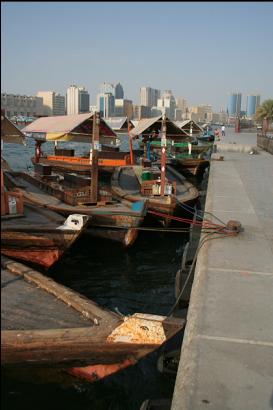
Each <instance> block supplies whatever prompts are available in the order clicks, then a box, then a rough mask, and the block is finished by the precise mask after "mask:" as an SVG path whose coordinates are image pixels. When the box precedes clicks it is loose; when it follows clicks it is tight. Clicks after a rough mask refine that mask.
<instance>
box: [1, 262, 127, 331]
mask: <svg viewBox="0 0 273 410" xmlns="http://www.w3.org/2000/svg"><path fill="white" fill-rule="evenodd" d="M1 259H2V260H1V266H2V267H3V268H5V269H8V270H9V271H11V272H13V273H15V274H17V275H21V276H23V277H24V279H26V280H27V281H28V282H31V283H35V284H36V285H37V286H39V287H40V288H42V289H44V290H46V291H47V292H48V293H51V294H53V295H54V296H56V297H57V298H58V299H60V300H62V301H63V302H64V303H66V304H67V305H68V306H71V307H73V308H74V309H76V310H77V311H79V312H80V313H81V314H82V315H83V316H85V317H87V318H88V319H90V320H92V322H93V323H94V324H95V325H99V323H100V322H101V321H102V320H106V321H111V322H112V323H116V324H118V323H119V322H121V321H122V320H121V318H120V316H118V315H117V314H116V313H114V312H110V311H107V310H106V309H103V308H101V307H99V306H98V305H97V304H96V303H95V302H93V301H91V300H89V299H87V298H86V297H84V296H82V295H80V294H79V293H77V292H75V291H72V290H70V289H68V288H66V287H65V286H63V285H60V284H58V283H56V282H54V281H53V280H52V279H50V278H48V277H46V276H44V275H42V274H41V273H39V272H37V271H34V270H32V269H29V268H28V267H26V266H24V265H23V264H21V263H18V262H13V261H11V260H9V259H8V258H6V257H4V256H2V258H1Z"/></svg>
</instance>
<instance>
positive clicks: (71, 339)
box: [1, 257, 185, 378]
mask: <svg viewBox="0 0 273 410" xmlns="http://www.w3.org/2000/svg"><path fill="white" fill-rule="evenodd" d="M1 293H2V307H1V319H2V323H1V353H2V360H1V362H2V366H4V367H13V366H21V367H27V366H31V367H33V366H38V367H39V366H40V367H45V366H49V367H50V366H53V367H54V368H57V367H61V368H70V369H71V368H72V367H74V366H86V365H88V366H90V365H92V364H111V363H116V364H122V366H123V367H124V366H125V367H126V366H128V365H132V364H134V363H135V362H136V361H137V360H139V359H140V358H141V357H143V356H145V355H146V354H148V353H150V352H152V351H154V350H155V349H157V348H158V347H159V346H161V345H162V344H163V343H164V342H165V341H166V340H168V339H169V338H171V337H172V336H173V335H174V334H176V333H177V332H178V331H180V330H181V329H182V328H183V326H184V323H185V321H184V320H182V319H178V318H171V317H170V318H168V317H165V316H156V315H147V314H137V313H136V314H134V315H132V316H130V317H121V316H120V315H118V314H116V313H114V312H112V311H110V310H108V309H106V308H103V307H101V306H99V305H97V304H96V303H95V302H93V301H91V300H89V299H87V298H86V297H84V296H82V295H81V294H79V293H77V292H75V291H73V290H71V289H69V288H67V287H65V286H63V285H60V284H58V283H56V282H55V281H54V280H52V279H50V278H48V277H47V276H45V275H42V274H41V273H39V272H38V271H35V270H33V269H30V268H29V267H27V266H25V265H23V264H21V263H17V262H14V261H13V260H11V259H9V258H6V257H2V259H1ZM116 370H117V368H116ZM83 371H84V372H86V373H85V376H86V377H89V378H94V377H93V375H92V374H89V375H88V371H89V370H88V369H85V370H83ZM90 371H91V373H92V371H93V370H92V369H91V370H90ZM112 371H113V370H112Z"/></svg>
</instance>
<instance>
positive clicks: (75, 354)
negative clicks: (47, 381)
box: [1, 327, 159, 367]
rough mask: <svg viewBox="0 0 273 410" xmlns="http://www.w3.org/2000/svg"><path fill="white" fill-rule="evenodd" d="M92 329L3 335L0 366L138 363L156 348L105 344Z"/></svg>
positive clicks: (154, 345) (137, 344) (10, 332)
mask: <svg viewBox="0 0 273 410" xmlns="http://www.w3.org/2000/svg"><path fill="white" fill-rule="evenodd" d="M95 329H96V328H95V327H92V328H78V329H54V330H37V331H36V330H35V331H13V330H6V331H2V332H1V339H2V343H1V355H2V365H5V366H8V365H12V366H14V365H18V366H21V365H24V367H27V366H33V365H43V366H46V365H52V366H61V367H71V366H78V365H84V364H89V365H90V364H98V363H100V364H105V363H117V362H120V361H123V360H126V359H132V358H133V359H135V360H138V359H140V358H141V357H143V356H145V355H147V354H148V353H150V352H152V351H154V350H155V349H157V348H158V347H159V345H158V344H148V343H147V344H139V343H123V342H119V343H112V342H107V341H106V340H102V338H101V337H100V336H96V335H93V334H92V333H93V331H94V330H95Z"/></svg>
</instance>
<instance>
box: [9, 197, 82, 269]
mask: <svg viewBox="0 0 273 410" xmlns="http://www.w3.org/2000/svg"><path fill="white" fill-rule="evenodd" d="M6 194H7V195H8V200H13V201H14V205H15V207H16V199H15V197H14V194H12V192H7V193H6ZM10 205H11V204H10ZM15 212H16V210H15ZM87 220H88V217H85V216H83V215H75V214H73V215H69V217H68V218H67V219H66V220H64V218H63V217H61V216H60V215H58V214H57V213H55V212H52V211H50V210H47V209H41V208H39V207H37V206H33V205H30V204H24V207H23V213H19V214H18V213H12V214H7V215H1V254H3V255H6V256H10V257H12V258H16V259H18V260H21V261H27V262H32V263H35V264H36V265H40V266H42V267H44V268H45V269H48V268H50V267H51V266H52V265H53V264H55V263H56V262H57V261H58V260H59V259H60V258H61V257H62V256H63V254H64V253H65V252H66V251H67V250H68V249H69V248H70V247H71V246H72V244H73V243H74V242H75V241H76V240H77V239H78V238H79V236H80V235H81V233H82V232H83V230H84V228H85V225H86V223H87Z"/></svg>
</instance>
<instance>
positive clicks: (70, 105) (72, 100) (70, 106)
mask: <svg viewBox="0 0 273 410" xmlns="http://www.w3.org/2000/svg"><path fill="white" fill-rule="evenodd" d="M89 100H90V96H89V93H88V91H87V90H86V89H85V87H78V86H76V85H71V86H70V87H69V88H68V89H67V94H66V112H67V115H72V114H82V113H85V112H89Z"/></svg>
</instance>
